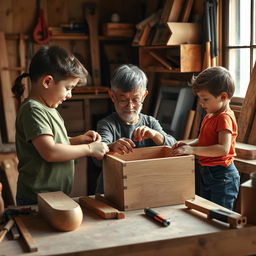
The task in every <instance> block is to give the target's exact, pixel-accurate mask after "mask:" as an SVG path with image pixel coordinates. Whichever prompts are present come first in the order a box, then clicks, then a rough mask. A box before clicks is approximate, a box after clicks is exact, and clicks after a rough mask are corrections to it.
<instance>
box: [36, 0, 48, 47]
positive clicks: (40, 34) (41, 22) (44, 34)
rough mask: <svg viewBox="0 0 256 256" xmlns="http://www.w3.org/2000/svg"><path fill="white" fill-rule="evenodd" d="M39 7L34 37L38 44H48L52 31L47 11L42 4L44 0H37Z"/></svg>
mask: <svg viewBox="0 0 256 256" xmlns="http://www.w3.org/2000/svg"><path fill="white" fill-rule="evenodd" d="M37 5H38V7H39V13H38V20H37V24H36V26H35V28H34V30H33V39H34V41H35V42H37V43H38V44H47V43H48V42H49V39H50V33H49V30H48V27H47V23H46V20H45V13H44V9H43V6H42V0H38V1H37Z"/></svg>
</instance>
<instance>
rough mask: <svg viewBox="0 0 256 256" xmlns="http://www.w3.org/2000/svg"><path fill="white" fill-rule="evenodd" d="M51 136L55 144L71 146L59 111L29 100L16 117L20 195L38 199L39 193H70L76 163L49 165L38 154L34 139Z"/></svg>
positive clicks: (18, 189) (18, 191)
mask: <svg viewBox="0 0 256 256" xmlns="http://www.w3.org/2000/svg"><path fill="white" fill-rule="evenodd" d="M43 134H48V135H50V136H52V137H53V139H54V141H55V143H60V144H70V142H69V139H68V135H67V131H66V128H65V125H64V121H63V119H62V118H61V116H60V114H59V112H58V111H57V110H56V109H55V108H49V107H47V106H45V105H43V104H42V103H40V102H38V101H36V100H34V99H27V100H25V101H24V102H23V103H22V105H21V107H20V109H19V111H18V114H17V118H16V150H17V156H18V159H19V164H18V170H19V177H18V184H17V193H18V194H19V195H21V196H24V197H26V198H28V199H32V200H36V199H37V193H43V192H51V191H59V190H60V191H63V192H64V193H66V194H69V193H70V192H71V189H72V184H73V176H74V161H73V160H72V161H66V162H47V161H45V160H44V159H43V158H42V157H41V156H40V155H39V153H38V152H37V150H36V148H35V147H34V146H33V144H32V142H31V141H32V139H34V138H36V137H37V136H40V135H43Z"/></svg>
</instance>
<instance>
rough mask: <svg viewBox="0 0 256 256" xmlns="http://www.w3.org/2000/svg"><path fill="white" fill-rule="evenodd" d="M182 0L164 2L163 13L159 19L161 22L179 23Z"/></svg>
mask: <svg viewBox="0 0 256 256" xmlns="http://www.w3.org/2000/svg"><path fill="white" fill-rule="evenodd" d="M183 2H184V0H166V1H165V4H164V6H163V13H162V16H161V18H160V20H161V22H163V23H166V22H175V21H176V22H177V21H180V20H179V17H180V13H181V10H182V6H183Z"/></svg>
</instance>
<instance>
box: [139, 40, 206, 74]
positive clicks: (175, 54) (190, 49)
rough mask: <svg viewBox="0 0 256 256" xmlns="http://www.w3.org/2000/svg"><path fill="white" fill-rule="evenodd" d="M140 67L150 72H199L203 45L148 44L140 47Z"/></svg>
mask: <svg viewBox="0 0 256 256" xmlns="http://www.w3.org/2000/svg"><path fill="white" fill-rule="evenodd" d="M139 62H140V67H141V68H142V69H143V70H145V71H150V72H199V71H201V70H202V67H201V66H202V61H201V45H200V44H181V45H171V46H146V47H140V48H139Z"/></svg>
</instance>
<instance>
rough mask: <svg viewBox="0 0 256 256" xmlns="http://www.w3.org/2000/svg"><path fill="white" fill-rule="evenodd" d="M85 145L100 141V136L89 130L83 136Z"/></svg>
mask: <svg viewBox="0 0 256 256" xmlns="http://www.w3.org/2000/svg"><path fill="white" fill-rule="evenodd" d="M83 137H84V140H85V143H91V142H94V141H101V136H100V134H99V133H97V132H95V131H93V130H89V131H87V132H86V133H84V134H83Z"/></svg>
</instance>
